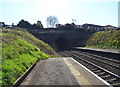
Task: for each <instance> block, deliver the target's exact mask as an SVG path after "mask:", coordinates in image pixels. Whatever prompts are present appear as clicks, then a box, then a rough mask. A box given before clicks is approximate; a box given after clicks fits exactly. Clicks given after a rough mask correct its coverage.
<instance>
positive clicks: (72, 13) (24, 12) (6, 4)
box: [0, 0, 119, 27]
mask: <svg viewBox="0 0 120 87" xmlns="http://www.w3.org/2000/svg"><path fill="white" fill-rule="evenodd" d="M118 1H119V0H0V22H1V21H3V22H5V23H6V24H12V23H14V24H17V23H18V22H19V21H20V20H21V19H24V20H27V21H28V22H30V23H31V24H33V23H36V22H37V20H40V21H41V22H42V24H43V26H44V27H46V18H47V17H48V16H50V15H53V16H56V17H57V18H58V20H59V23H60V24H65V23H71V22H72V19H76V24H78V25H82V24H84V23H90V24H97V25H103V26H104V25H113V26H118Z"/></svg>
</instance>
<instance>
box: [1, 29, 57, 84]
mask: <svg viewBox="0 0 120 87" xmlns="http://www.w3.org/2000/svg"><path fill="white" fill-rule="evenodd" d="M55 55H56V53H55V51H54V50H53V49H52V48H51V47H50V46H49V45H48V44H46V43H44V42H43V41H40V40H39V39H37V38H35V37H34V36H33V35H32V34H30V33H28V32H27V31H25V30H20V29H17V30H4V31H2V85H3V86H4V85H12V84H13V83H14V82H15V80H16V79H17V78H18V77H20V76H21V75H22V74H23V73H24V72H25V71H26V69H27V68H29V67H30V66H31V65H32V64H33V63H34V62H35V61H36V60H38V59H39V58H40V59H46V58H49V57H52V56H55Z"/></svg>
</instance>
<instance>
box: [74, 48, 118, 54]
mask: <svg viewBox="0 0 120 87" xmlns="http://www.w3.org/2000/svg"><path fill="white" fill-rule="evenodd" d="M75 48H77V49H88V50H95V51H103V52H110V53H118V54H120V49H101V48H87V47H75Z"/></svg>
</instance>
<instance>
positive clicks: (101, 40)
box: [86, 30, 120, 49]
mask: <svg viewBox="0 0 120 87" xmlns="http://www.w3.org/2000/svg"><path fill="white" fill-rule="evenodd" d="M86 46H87V47H91V48H103V49H120V30H113V31H100V32H96V33H95V34H94V35H93V36H92V37H91V38H90V39H89V40H88V41H87V43H86Z"/></svg>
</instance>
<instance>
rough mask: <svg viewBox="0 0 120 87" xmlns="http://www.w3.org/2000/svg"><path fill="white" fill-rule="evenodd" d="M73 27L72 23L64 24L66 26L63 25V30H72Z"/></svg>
mask: <svg viewBox="0 0 120 87" xmlns="http://www.w3.org/2000/svg"><path fill="white" fill-rule="evenodd" d="M74 27H75V24H74V23H72V24H69V23H66V24H65V28H68V29H73V28H74Z"/></svg>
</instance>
